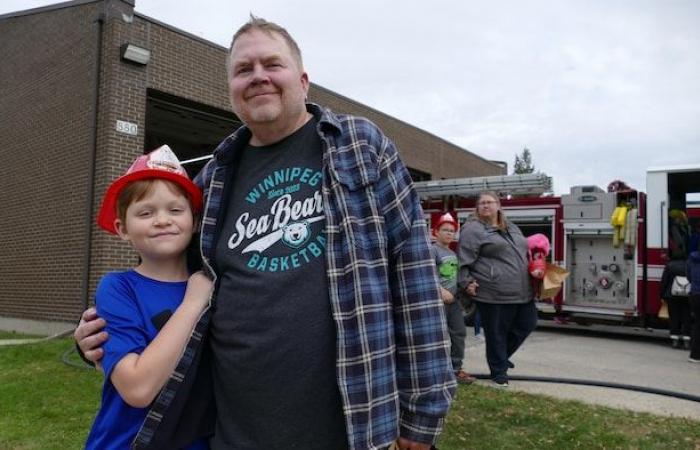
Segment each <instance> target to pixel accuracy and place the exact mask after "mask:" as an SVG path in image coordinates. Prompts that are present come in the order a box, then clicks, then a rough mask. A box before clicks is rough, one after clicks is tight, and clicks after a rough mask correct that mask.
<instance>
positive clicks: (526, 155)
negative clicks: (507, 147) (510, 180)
mask: <svg viewBox="0 0 700 450" xmlns="http://www.w3.org/2000/svg"><path fill="white" fill-rule="evenodd" d="M534 172H535V166H534V165H533V164H532V154H531V153H530V149H529V148H527V147H525V148H523V151H522V153H521V154H520V155H515V164H513V175H520V174H524V173H534Z"/></svg>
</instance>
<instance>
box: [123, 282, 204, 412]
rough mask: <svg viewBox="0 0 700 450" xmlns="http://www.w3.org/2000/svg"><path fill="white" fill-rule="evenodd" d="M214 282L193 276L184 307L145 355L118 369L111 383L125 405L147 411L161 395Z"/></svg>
mask: <svg viewBox="0 0 700 450" xmlns="http://www.w3.org/2000/svg"><path fill="white" fill-rule="evenodd" d="M211 289H212V282H211V280H209V278H207V277H206V276H205V275H204V274H203V273H202V272H197V273H195V274H193V275H192V276H191V277H190V279H189V281H188V283H187V290H186V292H185V297H184V299H183V301H182V304H180V306H179V307H178V308H177V310H176V311H175V313H174V314H173V315H172V316H171V317H170V319H169V320H168V322H167V323H166V324H165V326H163V328H162V329H161V330H160V332H159V333H158V335H157V336H156V338H155V339H154V340H153V341H152V342H151V343H150V344H148V346H147V347H146V348H145V349H144V351H143V352H142V353H141V354H140V355H139V354H137V353H128V354H127V355H126V356H124V357H123V358H122V359H121V360H120V361H119V362H118V363H117V364H116V365H115V367H114V370H113V371H112V373H111V378H110V379H111V381H112V384H113V385H114V387H115V388H116V389H117V391H118V392H119V394H120V395H121V396H122V398H123V399H124V401H125V402H126V403H128V404H129V405H131V406H133V407H135V408H145V407H147V406H148V405H150V404H151V402H152V401H153V399H154V398H155V397H156V395H158V392H159V391H160V390H161V388H162V387H163V385H164V384H165V382H166V381H167V380H168V377H169V376H170V374H172V372H173V370H175V367H176V365H177V362H178V360H179V359H180V356H181V355H182V351H183V349H184V348H185V345H186V344H187V340H188V338H189V337H190V334H191V332H192V329H193V328H194V326H195V324H196V323H197V320H198V319H199V317H200V315H201V314H202V311H203V310H204V308H205V307H206V305H207V304H208V302H209V297H210V295H211Z"/></svg>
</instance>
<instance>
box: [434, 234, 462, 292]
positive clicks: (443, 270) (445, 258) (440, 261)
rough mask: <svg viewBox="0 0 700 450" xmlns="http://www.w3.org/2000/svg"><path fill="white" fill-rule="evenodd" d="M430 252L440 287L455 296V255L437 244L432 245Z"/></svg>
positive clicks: (456, 267) (456, 265)
mask: <svg viewBox="0 0 700 450" xmlns="http://www.w3.org/2000/svg"><path fill="white" fill-rule="evenodd" d="M431 252H432V255H433V258H434V259H435V264H436V265H437V271H438V275H439V276H440V286H442V287H443V288H445V289H446V290H448V291H450V294H452V295H455V294H456V293H457V269H458V268H459V264H458V262H457V255H456V254H455V252H453V251H452V250H450V249H449V248H445V247H443V246H441V245H438V244H433V246H432V247H431Z"/></svg>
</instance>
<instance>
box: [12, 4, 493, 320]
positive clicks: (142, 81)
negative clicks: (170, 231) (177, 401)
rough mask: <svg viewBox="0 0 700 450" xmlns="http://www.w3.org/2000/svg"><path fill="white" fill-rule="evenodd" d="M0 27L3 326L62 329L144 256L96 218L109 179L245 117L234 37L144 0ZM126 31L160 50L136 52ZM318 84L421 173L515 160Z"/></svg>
mask: <svg viewBox="0 0 700 450" xmlns="http://www.w3.org/2000/svg"><path fill="white" fill-rule="evenodd" d="M235 25H237V24H232V31H233V27H234V26H235ZM0 36H2V45H1V46H0V61H1V63H0V117H1V118H2V120H0V155H2V164H0V255H1V258H0V329H2V328H5V329H24V330H34V331H38V332H41V331H44V332H51V331H54V330H58V329H63V328H65V327H66V326H67V324H68V323H71V322H75V320H76V319H77V317H78V315H79V313H80V312H81V311H82V310H83V308H84V306H85V304H87V303H88V301H89V300H90V298H91V295H92V292H93V290H94V287H95V285H96V283H97V281H98V280H99V278H100V276H101V275H102V274H104V273H105V272H106V271H109V270H114V269H117V268H123V267H127V266H130V265H133V264H134V262H135V257H134V254H133V253H131V252H130V251H129V249H128V248H127V247H126V246H125V245H124V244H122V243H121V242H120V241H118V240H117V239H115V238H113V237H110V236H107V235H106V234H105V233H102V232H101V231H99V230H98V228H97V227H96V226H95V223H94V218H95V214H96V210H97V206H98V205H99V202H100V200H101V197H102V194H103V192H104V189H105V188H106V186H107V184H108V183H109V181H110V180H112V179H114V178H115V177H117V176H119V175H120V174H121V173H122V172H123V171H124V170H125V168H126V167H127V166H128V164H129V163H130V162H131V161H132V160H133V159H134V158H135V157H136V156H137V155H139V154H142V153H144V151H145V150H150V149H153V148H155V147H157V146H158V145H161V144H163V143H167V144H169V145H170V146H171V147H172V148H173V150H175V152H176V153H177V154H178V156H179V157H180V159H182V160H185V159H190V158H195V157H198V156H202V155H207V154H209V153H211V151H212V150H213V149H214V147H215V146H216V144H217V143H218V142H219V141H220V140H221V139H222V138H223V137H224V136H226V135H228V134H230V133H231V132H232V131H233V130H234V129H235V128H236V126H237V125H238V124H239V122H238V121H237V119H236V117H235V115H234V114H233V113H232V112H231V109H230V106H229V100H228V94H227V86H226V74H225V70H224V61H225V57H226V50H227V49H225V48H223V47H221V46H219V45H216V44H213V43H211V42H208V41H205V40H203V39H201V38H198V37H196V36H193V35H190V34H188V33H186V32H183V31H181V30H178V29H175V28H173V27H170V26H168V25H166V24H163V23H161V22H158V21H157V20H154V19H152V18H149V17H146V16H143V15H140V14H138V13H137V12H135V11H134V1H133V0H76V1H71V2H66V3H60V4H56V5H53V6H48V7H44V8H37V9H33V10H27V11H22V12H17V13H11V14H6V15H3V16H0ZM126 44H131V45H135V46H137V47H139V48H142V49H147V50H149V51H150V58H149V60H148V62H147V63H146V64H137V63H134V62H130V61H127V60H125V59H124V57H123V56H122V51H123V49H124V46H125V45H126ZM309 97H310V100H311V101H314V102H317V103H320V104H323V105H326V106H328V107H330V108H331V109H333V110H334V111H337V112H346V113H353V114H358V115H362V116H365V117H368V118H370V119H371V120H373V121H374V122H375V123H377V124H378V125H379V126H380V127H381V128H382V129H383V130H384V131H385V132H386V133H387V135H389V136H390V137H391V138H392V139H393V140H394V141H395V142H396V144H397V146H398V148H399V149H400V151H401V154H402V156H403V159H404V161H405V163H406V165H407V166H408V167H409V168H410V169H411V171H412V174H413V175H414V177H417V178H421V179H426V178H428V179H429V178H432V179H439V178H448V177H464V176H482V175H495V174H502V173H504V169H503V168H502V167H501V166H499V165H497V164H494V163H493V162H490V161H488V160H485V159H483V158H481V157H479V156H477V155H474V154H472V153H469V152H468V151H466V150H464V149H462V148H459V147H457V146H455V145H453V144H451V143H449V142H447V141H445V140H443V139H441V138H439V137H437V136H434V135H432V134H430V133H427V132H425V131H423V130H420V129H418V128H416V127H413V126H411V125H410V124H407V123H405V122H402V121H400V120H397V119H395V118H393V117H390V116H388V115H386V114H383V113H382V112H380V111H377V110H374V109H372V108H369V107H367V106H365V105H362V104H360V103H358V102H355V101H353V100H351V99H348V98H346V97H343V96H341V95H338V94H336V93H334V92H331V91H329V90H328V89H325V88H323V87H320V86H318V85H313V84H312V86H311V91H310V96H309ZM190 168H191V170H192V171H196V170H197V169H198V167H197V165H196V164H193V165H192V166H190Z"/></svg>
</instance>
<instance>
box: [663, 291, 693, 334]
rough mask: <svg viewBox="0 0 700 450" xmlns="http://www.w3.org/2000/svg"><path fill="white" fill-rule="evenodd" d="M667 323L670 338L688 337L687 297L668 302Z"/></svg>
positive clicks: (672, 298) (688, 308)
mask: <svg viewBox="0 0 700 450" xmlns="http://www.w3.org/2000/svg"><path fill="white" fill-rule="evenodd" d="M668 321H669V322H670V323H669V325H670V327H671V329H670V330H669V331H670V334H671V336H678V337H681V336H690V322H691V321H690V302H689V299H688V297H671V298H670V299H669V300H668Z"/></svg>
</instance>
